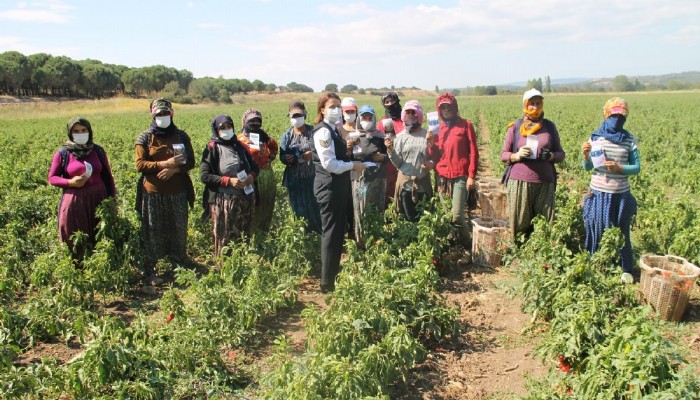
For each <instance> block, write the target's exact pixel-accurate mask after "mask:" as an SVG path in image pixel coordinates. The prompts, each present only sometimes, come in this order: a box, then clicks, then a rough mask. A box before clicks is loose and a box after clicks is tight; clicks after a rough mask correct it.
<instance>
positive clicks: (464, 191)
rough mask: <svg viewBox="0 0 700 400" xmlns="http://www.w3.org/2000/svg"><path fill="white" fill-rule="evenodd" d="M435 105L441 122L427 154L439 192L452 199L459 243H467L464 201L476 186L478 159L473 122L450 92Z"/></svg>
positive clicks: (453, 218) (468, 236)
mask: <svg viewBox="0 0 700 400" xmlns="http://www.w3.org/2000/svg"><path fill="white" fill-rule="evenodd" d="M435 108H437V110H438V113H439V115H440V119H441V120H442V122H441V123H440V126H439V131H438V132H437V133H434V140H433V145H432V146H430V147H428V156H429V157H430V159H431V160H433V162H434V163H435V175H436V184H437V189H438V192H439V193H442V194H443V195H445V196H448V197H449V198H451V199H452V223H454V224H456V225H457V228H458V229H459V235H460V239H461V242H462V243H463V244H465V245H467V244H468V242H469V239H470V235H469V233H470V226H469V221H467V218H466V210H467V200H468V195H469V190H471V189H473V188H474V186H475V178H476V168H477V165H478V162H479V149H478V148H477V146H476V134H475V133H474V125H472V122H471V121H469V120H468V119H464V118H462V117H460V116H459V109H458V105H457V99H455V96H454V95H453V94H452V93H448V92H446V93H443V94H441V95H440V97H438V99H437V101H436V102H435Z"/></svg>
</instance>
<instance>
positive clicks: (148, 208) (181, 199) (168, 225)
mask: <svg viewBox="0 0 700 400" xmlns="http://www.w3.org/2000/svg"><path fill="white" fill-rule="evenodd" d="M187 218H188V210H187V193H178V194H171V195H165V194H159V193H147V192H145V191H144V193H143V197H142V200H141V240H142V241H143V250H144V255H145V257H146V263H147V267H148V268H154V267H155V265H156V263H157V262H158V260H160V259H162V258H165V257H166V256H169V257H170V258H171V259H172V260H173V261H174V262H183V261H186V260H187ZM147 272H149V271H147Z"/></svg>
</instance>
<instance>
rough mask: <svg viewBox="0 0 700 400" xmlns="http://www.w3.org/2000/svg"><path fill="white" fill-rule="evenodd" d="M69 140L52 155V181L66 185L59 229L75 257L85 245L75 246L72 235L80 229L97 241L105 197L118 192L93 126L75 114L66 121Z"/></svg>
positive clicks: (54, 184)
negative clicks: (96, 214)
mask: <svg viewBox="0 0 700 400" xmlns="http://www.w3.org/2000/svg"><path fill="white" fill-rule="evenodd" d="M66 131H67V132H66V133H67V135H68V140H67V141H66V142H65V143H64V144H63V146H62V147H61V148H60V149H58V151H57V152H56V153H55V154H54V156H53V162H52V163H51V169H50V170H49V183H50V184H51V185H53V186H56V187H60V188H62V189H63V195H62V196H61V202H60V204H59V208H58V233H59V237H60V239H61V241H62V242H65V243H66V244H67V245H68V247H69V248H70V249H71V251H72V252H73V254H74V257H75V258H76V259H82V257H83V255H84V251H85V247H84V246H79V248H75V246H74V243H73V241H72V238H71V237H72V236H73V234H74V233H75V232H77V231H80V232H84V233H85V234H87V235H88V238H89V240H90V243H89V244H91V245H94V244H95V236H96V233H97V223H98V222H99V221H98V220H97V217H96V216H95V211H96V210H97V206H99V205H100V203H101V202H102V200H104V199H106V198H107V197H115V196H116V188H115V186H114V178H113V177H112V171H111V169H110V167H109V161H108V159H107V154H106V153H105V151H104V149H102V147H100V146H98V145H96V144H95V143H94V142H93V134H92V127H91V126H90V122H88V120H86V119H85V118H81V117H76V118H73V119H71V120H70V121H68V124H67V125H66Z"/></svg>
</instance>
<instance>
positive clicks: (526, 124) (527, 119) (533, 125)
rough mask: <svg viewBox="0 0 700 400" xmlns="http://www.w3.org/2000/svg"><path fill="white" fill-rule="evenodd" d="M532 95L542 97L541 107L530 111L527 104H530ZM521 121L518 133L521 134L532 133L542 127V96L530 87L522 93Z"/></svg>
mask: <svg viewBox="0 0 700 400" xmlns="http://www.w3.org/2000/svg"><path fill="white" fill-rule="evenodd" d="M533 97H540V98H542V108H540V109H538V110H535V111H530V110H528V109H527V106H528V105H530V101H531V100H532V98H533ZM523 114H524V117H523V123H522V125H520V134H521V135H522V136H528V135H532V134H533V133H535V132H537V131H539V130H540V128H541V127H542V121H544V96H542V93H540V91H539V90H537V89H530V90H528V91H527V92H525V94H524V95H523Z"/></svg>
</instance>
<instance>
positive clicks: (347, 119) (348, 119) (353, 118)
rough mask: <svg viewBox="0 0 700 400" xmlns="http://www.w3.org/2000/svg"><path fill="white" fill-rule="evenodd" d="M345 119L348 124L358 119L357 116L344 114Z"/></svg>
mask: <svg viewBox="0 0 700 400" xmlns="http://www.w3.org/2000/svg"><path fill="white" fill-rule="evenodd" d="M343 118H345V120H346V121H348V122H355V118H357V114H348V113H343Z"/></svg>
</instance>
